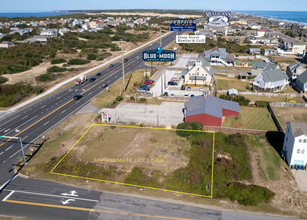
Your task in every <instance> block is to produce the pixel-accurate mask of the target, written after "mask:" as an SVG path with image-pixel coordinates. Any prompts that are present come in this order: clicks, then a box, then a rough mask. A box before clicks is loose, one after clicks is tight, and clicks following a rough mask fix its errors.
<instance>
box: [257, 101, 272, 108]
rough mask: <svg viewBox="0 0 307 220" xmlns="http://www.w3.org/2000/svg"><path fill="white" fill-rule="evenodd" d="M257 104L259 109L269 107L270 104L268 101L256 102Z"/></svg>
mask: <svg viewBox="0 0 307 220" xmlns="http://www.w3.org/2000/svg"><path fill="white" fill-rule="evenodd" d="M255 104H256V106H257V107H268V105H269V102H267V101H256V102H255Z"/></svg>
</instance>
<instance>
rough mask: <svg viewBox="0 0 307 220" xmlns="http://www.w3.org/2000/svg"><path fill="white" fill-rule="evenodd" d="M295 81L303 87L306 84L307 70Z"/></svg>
mask: <svg viewBox="0 0 307 220" xmlns="http://www.w3.org/2000/svg"><path fill="white" fill-rule="evenodd" d="M296 81H300V82H301V83H302V84H303V85H304V84H305V83H306V82H307V70H306V71H304V72H303V73H302V74H301V75H299V76H298V77H297V78H296Z"/></svg>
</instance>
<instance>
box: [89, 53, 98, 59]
mask: <svg viewBox="0 0 307 220" xmlns="http://www.w3.org/2000/svg"><path fill="white" fill-rule="evenodd" d="M97 56H98V55H97V54H95V53H90V54H88V55H87V57H86V59H88V60H96V58H97Z"/></svg>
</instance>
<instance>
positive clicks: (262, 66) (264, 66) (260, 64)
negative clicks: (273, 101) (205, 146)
mask: <svg viewBox="0 0 307 220" xmlns="http://www.w3.org/2000/svg"><path fill="white" fill-rule="evenodd" d="M274 69H280V67H279V65H278V64H277V63H270V62H269V63H267V62H265V61H256V62H255V63H254V65H253V66H252V75H253V76H258V75H259V74H260V73H262V72H263V71H268V70H274Z"/></svg>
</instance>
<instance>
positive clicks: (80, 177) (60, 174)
mask: <svg viewBox="0 0 307 220" xmlns="http://www.w3.org/2000/svg"><path fill="white" fill-rule="evenodd" d="M94 125H98V126H106V127H110V126H114V127H123V128H143V129H156V130H171V131H192V132H203V133H212V134H213V140H212V145H213V146H212V166H211V167H212V171H211V172H212V175H211V194H210V196H205V195H199V194H193V193H186V192H179V191H174V190H167V189H159V188H154V187H149V186H141V185H134V184H128V183H121V182H114V181H109V180H101V179H95V178H89V177H83V176H75V175H70V174H63V173H54V172H53V171H54V170H55V169H56V168H57V166H58V165H59V164H60V163H61V162H62V161H63V160H64V158H65V157H66V156H67V155H68V154H69V153H70V152H71V151H72V149H73V148H74V147H75V146H76V145H77V144H78V143H79V141H80V140H81V139H82V138H83V137H84V135H86V133H87V132H88V131H89V130H90V129H91V128H92V127H93V126H94ZM214 144H215V132H214V131H202V130H186V129H168V128H153V127H139V126H128V125H112V124H95V123H93V124H92V125H91V126H90V127H89V128H88V129H87V130H86V131H85V132H84V133H83V135H82V136H81V137H80V138H79V140H78V141H77V142H76V143H75V144H74V145H73V146H72V147H71V148H70V149H69V151H68V152H67V153H66V154H65V155H64V156H63V157H62V158H61V160H60V161H59V162H58V163H57V164H56V165H55V167H53V169H52V170H51V171H50V174H54V175H59V176H67V177H73V178H79V179H86V180H94V181H100V182H106V183H114V184H120V185H124V186H134V187H139V188H145V189H153V190H160V191H166V192H172V193H180V194H185V195H191V196H200V197H207V198H211V199H212V198H213V171H214Z"/></svg>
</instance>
